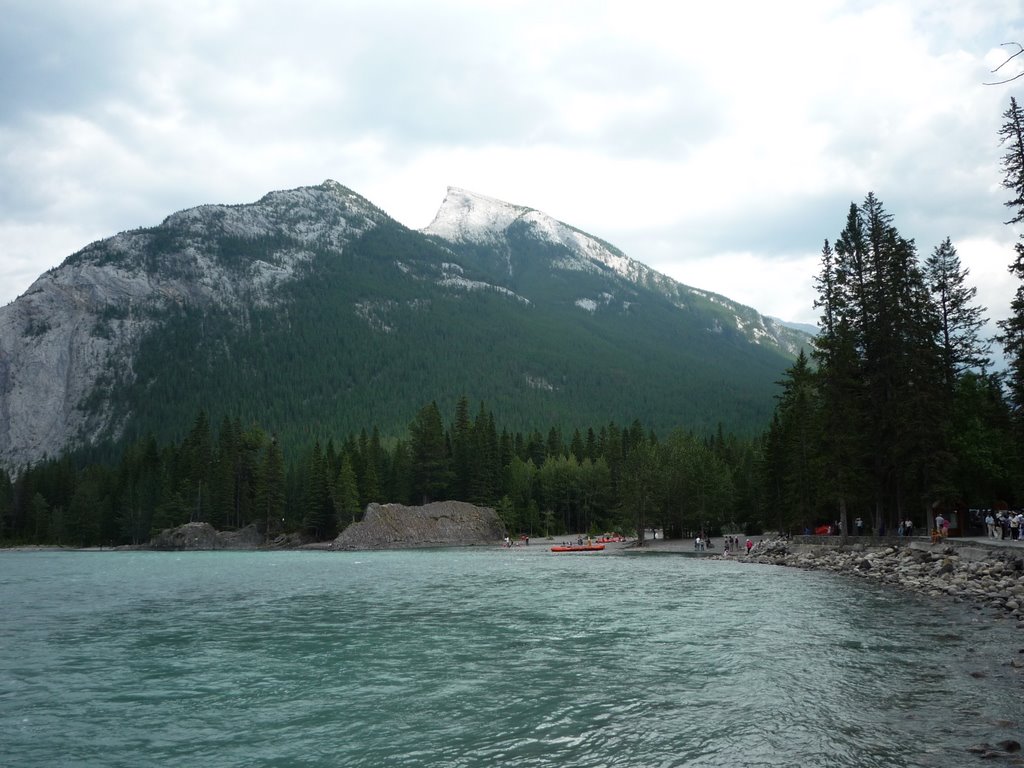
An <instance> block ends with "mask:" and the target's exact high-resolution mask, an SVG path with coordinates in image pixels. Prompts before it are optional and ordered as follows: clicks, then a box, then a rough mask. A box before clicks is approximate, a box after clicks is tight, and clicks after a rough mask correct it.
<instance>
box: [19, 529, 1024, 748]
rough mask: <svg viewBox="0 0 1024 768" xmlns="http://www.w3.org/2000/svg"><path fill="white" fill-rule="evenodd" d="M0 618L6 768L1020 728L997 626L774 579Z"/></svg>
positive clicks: (51, 586)
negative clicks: (1010, 723) (1014, 725)
mask: <svg viewBox="0 0 1024 768" xmlns="http://www.w3.org/2000/svg"><path fill="white" fill-rule="evenodd" d="M0 598H2V601H3V603H2V604H3V609H2V610H3V614H2V624H0V761H2V763H3V764H4V765H10V766H64V765H66V766H148V765H154V766H156V765H159V766H321V765H323V766H408V767H412V766H493V765H509V766H559V768H567V767H568V768H572V767H576V766H579V767H583V766H595V767H596V766H644V767H648V766H741V765H742V766H794V765H799V766H803V768H813V767H814V766H902V765H927V766H962V765H964V764H966V763H968V762H973V761H974V760H976V759H977V758H975V757H973V756H971V755H968V754H966V753H965V752H964V748H965V747H966V746H968V745H970V744H975V743H978V742H980V741H990V742H995V741H998V740H1000V739H1005V738H1020V735H1021V734H1020V733H1019V727H1018V728H1014V729H1007V728H1006V726H1005V725H1000V724H999V721H1000V720H1011V721H1014V722H1015V723H1017V724H1019V723H1021V722H1022V721H1024V703H1022V698H1024V697H1021V695H1020V694H1021V680H1020V678H1019V677H1017V678H1014V677H1013V676H1012V673H1010V672H1008V669H1007V665H1008V662H1009V660H1010V659H1011V658H1014V656H1015V654H1016V653H1017V650H1018V648H1019V646H1020V645H1021V644H1022V639H1021V637H1020V636H1019V633H1016V634H1015V630H1013V629H1012V628H1011V627H1008V626H1005V625H1004V624H1003V623H1000V622H991V621H989V620H988V619H987V618H986V617H985V615H983V614H980V613H978V612H974V611H971V610H970V609H967V608H965V607H962V606H960V607H958V606H945V605H943V604H941V603H938V602H936V601H933V600H928V599H924V598H915V597H913V596H910V595H907V594H902V593H898V592H895V591H891V590H884V589H880V588H878V587H875V586H873V585H871V584H866V583H864V582H861V581H857V580H852V579H843V578H840V577H836V576H832V575H828V574H819V573H809V572H802V571H796V570H789V569H781V568H772V567H769V566H756V565H742V564H738V563H729V562H710V561H706V560H699V559H693V558H685V557H680V556H672V555H664V556H663V555H623V556H614V555H611V554H609V553H605V554H601V555H596V556H594V555H553V554H551V553H549V552H547V551H546V548H544V547H539V546H532V547H529V548H519V549H512V550H505V549H497V548H496V549H493V550H489V549H472V550H443V551H413V552H377V553H326V552H277V553H263V552H259V553H257V552H216V553H215V552H197V553H157V552H32V553H23V552H8V553H0ZM1008 674H1009V675H1010V677H1009V678H1008V677H1007V675H1008Z"/></svg>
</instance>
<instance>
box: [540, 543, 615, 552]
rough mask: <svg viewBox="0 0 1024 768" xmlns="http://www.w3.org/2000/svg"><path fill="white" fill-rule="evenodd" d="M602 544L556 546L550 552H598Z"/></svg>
mask: <svg viewBox="0 0 1024 768" xmlns="http://www.w3.org/2000/svg"><path fill="white" fill-rule="evenodd" d="M602 549H604V544H556V545H555V546H553V547H552V548H551V551H552V552H600V551H601V550H602Z"/></svg>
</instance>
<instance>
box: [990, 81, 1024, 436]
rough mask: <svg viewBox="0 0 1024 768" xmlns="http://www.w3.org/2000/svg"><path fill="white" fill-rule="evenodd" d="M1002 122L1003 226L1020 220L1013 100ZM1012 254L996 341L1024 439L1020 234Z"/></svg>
mask: <svg viewBox="0 0 1024 768" xmlns="http://www.w3.org/2000/svg"><path fill="white" fill-rule="evenodd" d="M1003 120H1004V122H1003V125H1002V127H1001V128H1000V129H999V139H1000V141H1001V143H1002V144H1003V145H1004V146H1005V147H1006V153H1005V154H1004V155H1003V159H1002V169H1003V174H1004V175H1003V186H1004V187H1005V188H1006V189H1008V190H1010V192H1011V194H1012V197H1011V199H1010V200H1007V201H1006V206H1007V207H1008V208H1010V209H1011V210H1012V211H1013V215H1012V216H1011V217H1010V219H1009V221H1007V222H1006V223H1007V224H1010V225H1013V224H1019V223H1021V222H1022V221H1024V110H1022V109H1021V108H1020V107H1019V106H1018V104H1017V100H1016V99H1015V98H1013V97H1010V106H1009V108H1008V109H1007V110H1006V111H1005V112H1004V113H1003ZM1014 251H1015V256H1014V259H1013V261H1012V262H1011V263H1010V273H1011V274H1013V276H1014V277H1015V278H1016V280H1017V287H1016V293H1015V294H1014V297H1013V300H1012V301H1011V303H1010V316H1009V317H1008V318H1006V319H1005V320H1000V321H999V323H998V325H999V329H1000V331H1002V333H1001V334H1000V335H999V336H998V337H997V338H998V341H999V342H1000V343H1001V344H1002V346H1003V352H1004V354H1005V356H1006V361H1007V369H1008V370H1007V386H1008V389H1009V395H1010V407H1011V409H1012V413H1013V417H1014V422H1015V425H1016V429H1017V431H1018V438H1020V437H1024V234H1021V235H1020V236H1018V238H1017V242H1016V243H1015V244H1014Z"/></svg>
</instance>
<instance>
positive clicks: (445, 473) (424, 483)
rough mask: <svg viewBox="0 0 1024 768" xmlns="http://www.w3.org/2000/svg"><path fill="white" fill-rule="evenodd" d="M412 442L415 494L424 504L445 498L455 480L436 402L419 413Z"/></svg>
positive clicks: (410, 429)
mask: <svg viewBox="0 0 1024 768" xmlns="http://www.w3.org/2000/svg"><path fill="white" fill-rule="evenodd" d="M409 443H410V453H411V454H412V455H411V457H410V458H411V462H412V492H413V495H414V496H415V497H416V498H417V499H418V500H419V501H420V502H421V503H423V504H426V503H427V502H430V501H434V500H436V499H439V498H441V497H443V496H444V494H445V493H446V492H447V491H448V488H449V485H450V483H451V466H450V462H449V456H448V446H447V444H446V440H445V434H444V425H443V424H442V422H441V411H440V410H439V409H438V407H437V403H436V402H431V403H430V405H427V406H424V407H423V408H421V409H420V412H419V413H418V414H416V418H415V419H413V422H412V424H410V425H409Z"/></svg>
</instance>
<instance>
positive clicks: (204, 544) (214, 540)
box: [149, 523, 224, 550]
mask: <svg viewBox="0 0 1024 768" xmlns="http://www.w3.org/2000/svg"><path fill="white" fill-rule="evenodd" d="M149 546H150V549H171V550H179V549H223V548H224V547H223V546H222V545H221V543H220V540H219V538H218V534H217V529H216V528H214V527H213V526H212V525H210V524H209V523H185V525H179V526H178V527H177V528H165V529H164V530H162V531H160V533H158V534H157V535H156V536H154V537H153V538H152V539H150V540H149Z"/></svg>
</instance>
